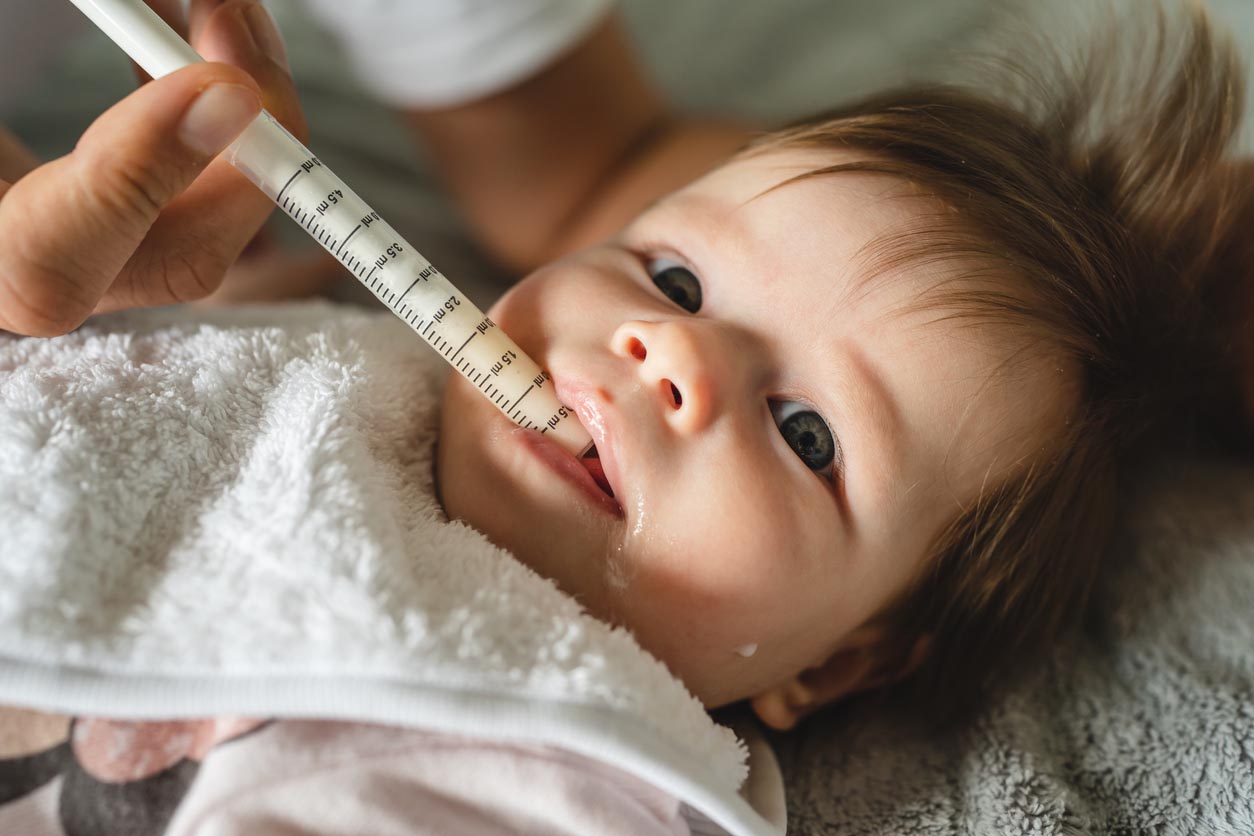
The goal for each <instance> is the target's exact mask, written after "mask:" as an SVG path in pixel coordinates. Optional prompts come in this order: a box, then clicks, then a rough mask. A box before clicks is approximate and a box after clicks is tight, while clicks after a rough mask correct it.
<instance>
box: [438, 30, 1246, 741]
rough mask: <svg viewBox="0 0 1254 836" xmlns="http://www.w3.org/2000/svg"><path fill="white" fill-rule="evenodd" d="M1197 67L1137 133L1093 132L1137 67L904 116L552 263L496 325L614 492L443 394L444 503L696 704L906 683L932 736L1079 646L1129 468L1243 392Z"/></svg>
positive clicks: (734, 167)
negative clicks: (664, 672) (1040, 93)
mask: <svg viewBox="0 0 1254 836" xmlns="http://www.w3.org/2000/svg"><path fill="white" fill-rule="evenodd" d="M1177 45H1179V46H1181V47H1182V53H1181V57H1180V64H1179V66H1178V67H1177V68H1175V69H1174V70H1173V69H1172V68H1169V67H1168V68H1164V67H1163V66H1160V65H1155V66H1153V67H1147V68H1145V69H1146V71H1147V73H1146V75H1145V76H1144V77H1143V78H1141V79H1140V80H1139V81H1138V82H1136V84H1135V85H1134V86H1135V88H1136V89H1135V90H1133V91H1127V90H1124V94H1125V95H1128V94H1130V95H1132V96H1133V98H1132V99H1130V100H1131V101H1135V102H1137V105H1136V106H1135V107H1134V108H1130V109H1125V110H1122V111H1119V112H1122V113H1123V114H1124V115H1123V117H1122V121H1120V122H1118V123H1117V124H1115V125H1113V126H1111V125H1107V126H1102V125H1100V124H1098V123H1097V122H1095V121H1093V120H1091V119H1089V118H1087V117H1089V116H1091V115H1092V114H1098V113H1102V112H1103V108H1104V107H1105V106H1106V104H1108V103H1110V100H1109V99H1108V98H1103V96H1102V95H1101V94H1102V92H1103V89H1102V85H1103V84H1105V83H1108V80H1109V79H1110V78H1111V74H1112V71H1113V62H1114V61H1115V59H1113V58H1112V59H1110V60H1111V61H1112V66H1109V67H1107V66H1097V65H1090V66H1088V67H1087V68H1086V70H1087V75H1086V76H1085V78H1084V79H1081V80H1079V82H1078V83H1077V81H1076V80H1075V79H1072V80H1071V81H1070V82H1069V83H1068V82H1067V80H1066V77H1065V75H1061V74H1060V77H1059V78H1058V79H1055V80H1053V81H1055V82H1056V84H1052V85H1050V84H1042V85H1041V88H1042V89H1053V90H1064V91H1066V94H1065V95H1061V96H1060V95H1059V94H1055V95H1054V100H1053V101H1052V102H1046V103H1040V102H1036V103H1030V102H1029V103H1026V104H1024V106H1023V108H1022V109H1018V108H1015V107H1012V106H1009V105H1006V104H999V103H996V102H995V101H993V100H990V99H989V98H987V97H984V96H981V95H978V94H976V93H972V92H964V91H960V90H956V89H936V90H914V91H906V92H899V93H892V94H888V95H886V96H883V97H880V98H876V99H872V100H870V101H868V102H864V103H861V104H858V105H855V106H852V107H849V108H846V109H844V110H841V111H838V112H836V113H834V114H831V115H830V116H828V117H825V118H823V119H820V120H817V121H813V122H809V123H807V124H805V125H802V126H800V127H796V128H793V129H790V130H785V131H782V132H780V133H777V134H774V135H770V136H767V137H765V138H764V139H762V140H761V141H759V142H757V143H756V144H754V145H753V146H752V147H750V148H749V149H747V150H746V151H744V152H743V153H741V154H739V155H738V156H737V157H735V158H734V159H733V160H731V161H730V162H728V163H727V164H726V165H724V166H723V167H721V168H719V169H718V170H716V171H714V172H713V173H711V174H709V175H708V176H706V177H704V178H703V179H701V180H699V181H698V182H696V183H694V184H692V185H690V186H688V187H687V188H684V189H682V190H680V191H679V192H677V193H675V194H673V195H671V196H670V197H667V198H665V199H663V200H661V201H659V202H658V203H656V204H655V205H653V206H652V207H650V208H649V209H648V210H647V211H645V212H644V213H643V214H642V215H641V216H640V217H639V218H638V219H637V220H636V221H635V222H634V223H632V224H631V225H629V226H628V227H627V228H626V229H625V230H624V231H623V232H622V233H621V234H620V235H619V236H617V237H616V238H615V239H613V240H611V241H609V242H607V243H605V244H603V245H602V246H599V247H596V248H594V249H590V250H587V251H584V252H581V253H577V254H575V255H572V256H570V257H568V258H566V259H564V260H562V261H560V262H558V263H556V264H552V265H550V266H548V267H546V268H544V269H541V270H539V271H537V272H536V273H534V274H532V275H531V276H529V277H528V278H527V279H526V280H524V281H523V282H521V283H520V284H518V285H517V286H516V287H515V288H514V289H513V290H511V291H510V292H509V293H508V294H506V296H505V297H504V298H502V299H501V300H500V301H499V302H498V304H497V305H496V306H495V307H494V308H493V309H492V311H491V316H492V317H493V318H494V319H495V321H497V322H498V323H499V324H500V325H501V326H502V328H504V330H505V331H506V332H508V333H510V334H511V335H512V336H513V337H514V338H515V339H516V340H517V341H518V342H519V343H520V345H521V346H522V347H523V348H524V349H525V350H526V351H527V352H528V353H529V354H530V355H531V356H532V357H534V358H536V359H537V361H538V362H539V363H540V364H541V365H543V366H544V367H545V368H547V369H548V370H550V372H551V373H552V374H553V377H554V380H555V381H556V384H557V392H558V395H559V397H560V398H561V400H562V401H563V403H565V404H567V405H569V406H571V407H572V408H574V410H575V411H576V412H577V414H578V416H579V418H580V420H581V421H582V422H583V424H584V425H585V427H587V429H588V430H589V432H590V433H591V434H592V437H593V439H594V441H595V443H596V455H597V456H598V457H599V463H597V464H591V463H589V462H587V461H585V462H583V464H584V465H587V466H588V470H589V471H590V473H591V475H592V476H593V477H594V478H595V480H596V485H593V480H592V479H589V478H587V477H586V476H584V475H583V474H582V473H581V472H580V471H579V469H578V468H577V467H576V464H575V462H574V461H573V459H571V458H570V457H569V456H566V455H564V454H562V453H561V452H560V451H558V450H557V448H556V447H555V446H554V445H551V444H547V443H545V442H544V441H543V440H541V439H539V438H537V437H534V435H533V434H530V433H527V432H524V431H521V430H517V429H515V428H514V427H513V426H512V425H511V424H510V423H509V422H508V421H507V420H505V419H504V418H503V417H502V416H501V415H500V414H499V413H498V412H497V410H496V409H495V408H494V407H493V406H492V405H491V404H490V403H488V402H487V401H485V400H484V399H483V398H482V397H481V396H480V395H479V394H478V393H477V392H476V391H475V390H474V388H473V387H472V386H470V385H469V384H467V383H466V382H465V381H463V380H461V379H460V378H458V377H456V376H454V377H453V379H452V381H451V383H450V384H449V386H448V389H447V393H446V399H445V402H444V406H443V420H442V425H441V436H440V449H439V482H440V491H441V495H442V499H443V503H444V505H445V508H446V509H447V511H448V512H449V514H450V515H451V516H453V517H458V518H462V519H464V520H466V521H467V522H469V523H470V524H471V525H473V526H474V527H476V528H478V529H480V530H481V531H483V532H485V533H486V534H487V535H488V536H489V537H490V538H491V539H492V540H493V541H495V542H496V543H498V544H500V545H502V546H505V547H506V548H508V549H509V550H510V551H512V552H513V553H514V554H515V555H516V556H517V557H518V558H519V559H521V560H523V561H524V562H527V563H528V564H530V565H531V566H532V567H533V568H535V569H536V570H537V571H538V572H540V573H541V574H543V575H546V576H548V577H551V578H554V579H556V580H557V581H558V583H559V584H560V585H561V587H562V588H563V589H565V590H566V591H567V592H569V593H570V594H572V595H575V596H577V597H578V599H579V600H580V601H581V602H582V603H583V604H584V605H585V606H587V607H588V608H589V609H590V610H591V611H592V612H593V613H595V614H596V615H598V616H599V617H601V618H603V619H605V620H608V621H610V622H612V623H617V624H624V625H626V626H628V627H629V628H630V629H631V630H632V631H633V633H635V635H636V636H637V637H638V639H639V640H640V642H641V643H642V644H643V645H644V646H645V647H646V648H647V649H648V650H650V651H651V652H652V653H654V654H655V655H656V656H658V657H659V658H660V659H662V660H664V661H665V662H666V664H667V665H668V666H669V667H670V669H671V670H672V671H673V672H674V673H675V674H676V675H677V676H679V677H680V678H681V679H683V681H684V682H685V683H687V684H688V686H689V687H690V688H691V689H692V690H693V692H694V693H695V694H696V695H698V696H699V697H700V698H701V699H702V701H703V702H704V703H705V704H706V705H707V706H710V707H714V706H721V705H724V704H727V703H730V702H733V701H737V700H741V699H745V698H749V699H751V700H752V704H753V707H754V708H755V710H756V711H757V713H758V714H759V716H760V717H761V718H762V719H763V720H764V721H765V722H767V723H768V724H770V725H771V726H773V727H775V728H778V729H786V728H789V727H791V726H792V725H793V724H794V723H795V722H796V721H797V720H798V719H799V718H800V717H801V716H803V715H805V714H807V713H808V712H810V711H812V710H814V709H815V708H817V707H819V706H821V705H823V704H825V703H828V702H831V701H833V700H836V699H839V698H841V697H843V696H846V695H849V694H851V693H854V692H857V691H861V690H865V689H869V688H873V687H876V686H880V685H885V684H888V683H891V682H894V681H897V680H900V679H902V678H904V677H906V676H907V675H908V674H911V673H913V674H914V677H912V679H913V680H914V682H915V684H916V685H917V686H918V690H919V693H921V694H922V695H925V697H926V701H927V703H928V707H929V708H930V709H932V710H933V712H934V713H936V714H938V715H939V716H944V715H946V714H948V715H953V714H954V712H955V710H956V709H958V708H960V707H963V706H966V707H970V706H971V705H973V704H974V702H973V698H974V697H975V696H977V695H978V694H979V692H981V691H983V690H984V689H985V687H986V686H987V685H989V684H991V682H992V681H994V679H995V678H996V676H997V675H999V672H1000V671H1001V670H1002V669H1003V668H1004V667H1006V666H1007V665H1008V664H1009V663H1010V662H1011V661H1012V660H1015V659H1018V658H1024V657H1028V656H1030V655H1031V651H1032V650H1033V649H1034V648H1037V647H1039V646H1040V645H1041V644H1042V643H1044V642H1045V641H1047V640H1049V639H1051V638H1052V637H1054V636H1055V635H1056V634H1058V633H1059V632H1060V630H1061V628H1063V627H1064V626H1065V625H1068V624H1070V623H1072V622H1074V620H1075V617H1076V614H1077V613H1078V612H1079V611H1080V609H1081V608H1082V606H1083V604H1084V601H1085V598H1086V595H1087V593H1088V590H1089V588H1090V586H1091V584H1092V582H1093V579H1094V576H1095V572H1096V570H1097V568H1098V566H1099V564H1100V561H1101V557H1102V555H1103V552H1104V549H1105V546H1106V544H1107V542H1108V539H1109V536H1110V531H1111V528H1112V524H1113V521H1114V514H1115V507H1114V506H1115V499H1116V497H1117V495H1118V491H1119V485H1120V479H1121V474H1122V473H1123V472H1124V470H1125V468H1126V467H1127V466H1128V465H1129V464H1130V463H1131V461H1132V458H1133V456H1134V455H1135V452H1134V451H1137V450H1140V449H1142V448H1141V446H1140V443H1141V442H1142V441H1148V442H1150V443H1151V444H1152V445H1153V446H1159V445H1161V444H1162V443H1163V438H1162V436H1161V435H1149V436H1147V435H1146V433H1147V432H1148V431H1149V430H1150V429H1151V428H1153V427H1162V426H1164V425H1165V424H1166V423H1167V422H1168V420H1169V419H1176V420H1178V419H1180V417H1181V415H1182V414H1183V413H1182V412H1178V411H1177V410H1182V409H1183V408H1184V406H1185V405H1188V404H1190V403H1194V404H1195V403H1196V401H1195V400H1194V398H1195V396H1198V395H1202V394H1204V392H1203V391H1202V390H1204V389H1205V388H1206V387H1207V386H1208V385H1209V382H1210V381H1211V380H1214V379H1216V378H1218V377H1222V375H1220V374H1219V373H1217V372H1215V371H1214V370H1213V369H1212V371H1210V372H1209V373H1202V372H1201V370H1202V369H1206V368H1212V367H1213V357H1212V356H1211V355H1209V354H1208V349H1207V348H1206V345H1205V340H1204V337H1205V336H1206V334H1207V332H1206V330H1205V329H1204V328H1203V326H1202V322H1203V318H1204V316H1205V315H1206V311H1205V306H1206V305H1207V304H1209V303H1210V297H1208V296H1207V295H1206V294H1207V293H1209V292H1210V291H1208V290H1207V287H1208V286H1207V285H1206V284H1205V283H1204V281H1205V280H1206V278H1207V275H1208V270H1209V269H1210V268H1211V267H1212V266H1213V264H1212V260H1213V255H1214V247H1215V244H1216V242H1217V241H1220V240H1223V238H1224V235H1225V226H1224V224H1225V223H1228V222H1229V221H1227V220H1226V218H1227V216H1226V215H1225V214H1224V206H1225V198H1224V195H1225V194H1226V190H1227V189H1228V188H1229V185H1228V184H1227V183H1226V182H1225V176H1226V174H1225V172H1224V170H1223V169H1222V162H1221V160H1222V154H1223V151H1224V149H1225V147H1226V145H1227V143H1228V141H1229V139H1230V138H1231V136H1232V134H1233V132H1234V130H1235V127H1236V125H1237V123H1238V121H1239V119H1238V116H1239V114H1238V110H1239V102H1240V82H1239V79H1240V73H1239V70H1238V68H1237V66H1236V64H1235V60H1234V58H1233V55H1232V53H1231V52H1230V50H1229V48H1228V47H1227V46H1226V45H1225V44H1224V42H1222V41H1215V40H1214V39H1213V35H1212V33H1211V32H1210V30H1209V29H1208V27H1207V24H1206V22H1205V20H1204V18H1203V17H1202V14H1201V12H1194V13H1193V16H1192V18H1191V31H1190V35H1189V37H1188V38H1187V39H1183V38H1182V39H1181V43H1180V44H1176V43H1174V42H1171V43H1167V44H1165V46H1166V47H1167V48H1169V49H1170V48H1174V47H1176V46H1177ZM1124 103H1125V102H1116V104H1119V105H1123V104H1124ZM1042 104H1043V106H1042ZM1033 107H1036V109H1035V110H1033V109H1032V108H1033ZM1208 363H1211V364H1212V366H1208V365H1207V364H1208ZM1202 402H1203V403H1209V402H1213V398H1210V399H1209V400H1203V401H1202ZM1159 431H1160V430H1156V432H1159ZM597 488H599V490H598V489H597Z"/></svg>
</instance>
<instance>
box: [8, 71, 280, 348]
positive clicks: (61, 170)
mask: <svg viewBox="0 0 1254 836" xmlns="http://www.w3.org/2000/svg"><path fill="white" fill-rule="evenodd" d="M260 110H261V98H260V95H259V93H258V89H257V85H256V83H255V82H254V81H253V80H252V79H251V78H250V77H249V76H248V75H247V74H246V73H244V72H243V71H241V70H239V69H236V68H234V67H229V66H225V65H222V64H196V65H193V66H191V67H185V68H183V69H181V70H179V71H178V72H175V73H171V74H170V75H168V76H166V77H164V78H161V79H158V80H157V81H154V82H152V83H150V84H147V85H145V86H143V87H141V88H140V89H139V90H137V91H135V92H134V93H132V94H131V95H130V96H128V97H127V98H126V99H124V100H123V101H121V102H120V103H118V104H117V105H115V106H114V107H112V108H110V109H109V110H108V111H106V112H105V113H104V115H102V116H101V117H100V118H99V119H97V120H96V122H95V123H93V124H92V126H91V127H90V128H88V130H87V132H86V133H85V134H84V135H83V137H82V138H81V139H80V140H79V143H78V146H77V147H76V148H75V149H74V151H73V152H72V153H71V154H69V155H68V156H66V157H62V158H61V159H59V160H55V161H53V162H51V163H49V164H47V165H45V166H42V167H40V168H38V169H35V170H34V171H33V172H31V173H30V174H28V175H27V176H26V177H24V178H22V179H21V180H19V181H18V182H17V183H16V184H14V185H13V186H12V188H10V189H9V190H8V191H7V193H4V194H3V198H2V199H0V241H3V242H4V246H3V247H0V328H5V329H7V330H12V331H17V332H20V333H25V334H35V335H52V334H60V333H65V332H66V331H69V330H72V329H73V328H75V327H77V326H78V325H79V324H81V323H82V321H83V320H84V319H86V318H87V316H88V315H89V314H90V313H91V312H92V310H93V309H94V308H95V307H96V304H97V303H98V302H99V301H100V299H101V297H102V296H103V295H104V294H105V293H106V292H107V291H108V289H109V286H110V285H111V284H112V283H113V281H114V279H115V278H116V277H117V275H118V273H119V271H121V270H122V268H123V266H124V265H125V264H126V262H127V260H128V259H129V258H130V257H131V255H132V253H133V252H134V251H135V249H136V247H138V246H139V244H140V242H141V241H142V240H143V239H144V236H145V235H146V234H147V232H148V229H149V228H150V227H151V226H152V224H153V222H154V221H155V220H156V218H157V216H158V214H159V213H160V212H161V209H162V208H163V207H164V206H165V205H166V204H167V203H169V202H170V201H171V200H173V199H174V198H175V197H176V196H178V195H179V194H180V193H181V192H182V191H183V190H184V189H186V188H187V186H188V185H189V184H190V183H191V182H192V181H193V180H194V179H195V178H196V176H197V175H198V174H199V173H200V172H201V171H202V170H203V169H204V168H205V166H206V165H207V164H208V163H209V162H210V161H211V160H212V159H213V158H214V156H216V155H217V154H218V153H219V152H220V151H221V150H222V149H223V148H225V147H226V146H227V145H229V144H230V143H231V141H232V140H234V139H235V137H236V136H238V134H239V133H240V132H241V131H242V130H243V129H244V128H245V127H247V126H248V124H249V123H250V122H251V121H252V120H253V119H254V118H255V117H256V116H257V114H258V113H259V112H260ZM157 301H160V300H157ZM168 301H173V300H168Z"/></svg>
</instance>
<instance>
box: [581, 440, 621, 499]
mask: <svg viewBox="0 0 1254 836" xmlns="http://www.w3.org/2000/svg"><path fill="white" fill-rule="evenodd" d="M579 463H580V464H581V465H583V466H584V469H585V470H587V471H588V473H589V474H591V476H592V481H594V482H596V483H597V486H598V487H600V488H601V490H603V491H605V493H606V495H607V496H609V497H610V498H611V499H613V498H614V489H613V488H611V487H610V480H609V479H606V478H605V468H604V467H602V466H601V454H600V453H598V452H597V446H596V445H595V444H593V445H592V449H590V450H589V451H588V452H587V453H584V454H583V457H582V458H581V459H580V460H579Z"/></svg>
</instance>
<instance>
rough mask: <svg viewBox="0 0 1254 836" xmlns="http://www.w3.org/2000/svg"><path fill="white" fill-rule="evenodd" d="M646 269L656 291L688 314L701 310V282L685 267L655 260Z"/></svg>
mask: <svg viewBox="0 0 1254 836" xmlns="http://www.w3.org/2000/svg"><path fill="white" fill-rule="evenodd" d="M646 269H647V270H648V271H649V278H651V279H653V283H654V284H655V285H657V289H658V290H660V291H662V292H663V293H665V294H666V295H667V297H669V298H670V300H671V301H672V302H674V303H675V304H676V305H679V307H681V308H683V309H684V310H686V311H687V312H688V313H696V312H697V311H699V310H701V282H700V281H699V280H698V279H697V277H696V276H694V275H693V273H692V271H691V270H689V269H688V268H687V267H685V266H683V265H682V264H680V263H678V262H675V261H671V260H670V259H669V258H655V259H653V260H652V261H650V262H649V264H648V267H647V268H646Z"/></svg>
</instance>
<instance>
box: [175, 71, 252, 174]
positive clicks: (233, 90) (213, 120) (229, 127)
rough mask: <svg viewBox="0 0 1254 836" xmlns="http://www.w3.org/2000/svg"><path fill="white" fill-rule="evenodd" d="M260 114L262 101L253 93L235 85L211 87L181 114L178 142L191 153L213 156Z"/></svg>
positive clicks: (215, 85)
mask: <svg viewBox="0 0 1254 836" xmlns="http://www.w3.org/2000/svg"><path fill="white" fill-rule="evenodd" d="M260 112H261V100H260V99H259V98H257V94H256V93H254V92H253V91H252V90H249V89H248V88H247V87H241V86H240V85H238V84H214V85H212V86H210V87H207V88H205V89H204V90H202V91H201V93H200V95H199V96H197V97H196V99H195V101H193V102H192V103H191V105H190V106H189V107H188V108H187V112H186V113H184V114H183V121H182V122H180V123H179V138H180V139H182V140H183V143H184V144H185V145H187V147H188V148H191V149H192V150H193V151H198V152H200V153H201V154H205V155H206V156H214V155H216V154H218V153H219V152H221V151H222V149H223V148H225V147H226V146H228V145H230V144H231V142H232V141H233V140H234V139H235V137H237V136H239V134H240V131H242V130H244V128H246V127H248V123H249V122H252V121H253V119H255V118H256V117H257V114H258V113H260Z"/></svg>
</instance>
